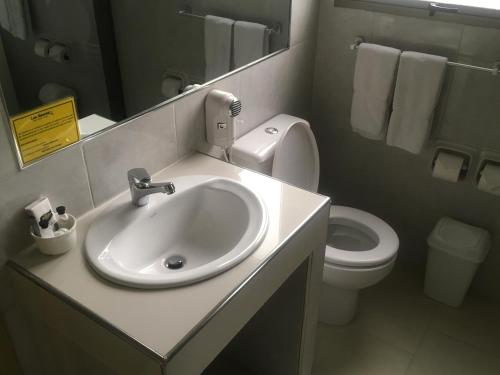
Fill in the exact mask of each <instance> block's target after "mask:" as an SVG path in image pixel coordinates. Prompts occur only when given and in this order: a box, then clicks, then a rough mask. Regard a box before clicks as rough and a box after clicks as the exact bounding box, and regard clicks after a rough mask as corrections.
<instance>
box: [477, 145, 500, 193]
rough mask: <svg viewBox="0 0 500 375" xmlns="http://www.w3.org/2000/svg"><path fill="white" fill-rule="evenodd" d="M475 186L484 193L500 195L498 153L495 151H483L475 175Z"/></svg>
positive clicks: (499, 161) (499, 162) (499, 159)
mask: <svg viewBox="0 0 500 375" xmlns="http://www.w3.org/2000/svg"><path fill="white" fill-rule="evenodd" d="M475 184H476V186H477V188H478V189H479V190H481V191H484V192H486V193H490V194H494V195H500V154H499V153H498V152H495V151H489V150H487V151H483V152H481V155H480V157H479V164H478V167H477V172H476V176H475Z"/></svg>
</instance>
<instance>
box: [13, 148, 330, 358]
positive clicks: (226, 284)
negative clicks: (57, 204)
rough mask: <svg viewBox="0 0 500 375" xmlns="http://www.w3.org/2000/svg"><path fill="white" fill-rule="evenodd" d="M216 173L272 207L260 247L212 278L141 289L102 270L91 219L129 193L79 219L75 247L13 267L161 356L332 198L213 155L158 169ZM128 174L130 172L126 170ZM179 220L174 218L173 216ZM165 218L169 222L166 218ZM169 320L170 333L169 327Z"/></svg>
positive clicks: (163, 176)
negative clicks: (96, 263) (88, 247)
mask: <svg viewBox="0 0 500 375" xmlns="http://www.w3.org/2000/svg"><path fill="white" fill-rule="evenodd" d="M200 174H203V175H207V174H209V175H216V176H221V177H226V178H230V179H233V180H236V181H239V182H241V183H242V184H244V185H245V186H247V187H249V188H250V189H252V190H253V191H254V192H255V193H256V194H258V195H259V196H260V197H261V198H262V200H263V201H264V204H265V205H266V207H267V209H268V214H269V223H270V224H269V230H268V232H267V234H266V236H265V239H264V241H263V243H262V244H261V245H260V247H259V248H258V249H257V250H256V251H255V252H254V253H253V254H252V255H250V256H249V257H248V258H247V259H246V260H244V261H243V262H242V263H240V264H239V265H237V266H236V267H234V268H232V269H230V270H229V271H227V272H225V273H223V274H220V275H218V276H216V277H214V278H212V279H209V280H205V281H203V282H200V283H197V284H193V285H189V286H185V287H180V288H174V289H162V290H140V289H132V288H126V287H122V286H118V285H115V284H112V283H110V282H108V281H106V280H105V279H103V278H102V277H100V276H98V275H97V274H96V273H95V272H94V271H93V270H91V269H90V267H89V266H88V265H87V262H86V260H85V258H84V254H83V246H84V239H85V235H86V233H87V230H88V228H89V225H90V224H91V223H92V221H93V220H94V219H95V218H96V217H97V216H99V215H101V214H103V213H105V212H107V211H109V210H111V209H112V208H113V207H115V206H116V205H117V204H119V203H121V202H124V201H127V200H130V193H129V192H128V191H127V192H124V193H122V194H120V195H119V196H118V197H116V198H114V199H112V200H110V201H109V202H107V203H105V204H104V205H102V206H100V207H98V208H97V209H94V210H92V211H91V212H89V213H87V214H85V215H84V216H82V217H80V218H79V219H78V247H77V248H75V249H73V250H72V251H70V252H69V253H67V254H64V255H62V256H58V257H50V256H44V255H42V254H40V253H39V252H38V250H36V249H32V248H31V249H27V250H25V251H24V252H22V253H21V254H20V255H19V256H17V257H16V258H15V259H13V263H14V268H17V269H20V270H21V271H23V272H25V273H26V272H27V274H28V275H29V276H31V277H33V278H34V279H35V280H37V281H38V282H40V283H41V284H43V285H44V287H45V288H47V289H49V290H53V291H54V292H56V293H57V294H58V295H63V296H65V297H66V298H67V299H69V300H70V301H71V302H72V303H73V304H76V305H77V306H79V307H81V308H82V310H84V311H87V312H90V313H91V314H92V315H93V316H94V318H97V319H99V320H101V321H103V322H106V323H107V324H109V325H110V326H112V327H113V328H114V329H116V330H118V331H119V332H121V333H122V334H125V335H126V336H128V337H130V338H132V339H134V340H135V341H137V342H138V343H140V344H141V345H143V346H144V347H146V348H149V349H150V350H151V351H153V352H154V353H156V354H157V355H158V356H161V357H163V358H167V357H169V355H170V353H172V352H173V351H174V350H175V349H176V346H177V345H178V344H179V343H180V342H182V341H183V339H185V338H186V337H187V336H189V335H192V334H193V332H194V331H196V329H197V328H198V327H200V326H201V325H202V324H203V322H205V321H206V320H207V319H209V317H210V316H211V315H212V314H213V313H214V312H215V311H217V309H218V308H219V307H220V306H221V305H222V304H223V303H225V302H227V301H228V299H229V298H231V295H232V293H233V292H234V291H235V290H237V289H238V288H239V286H241V285H242V284H243V283H244V282H246V281H248V279H249V278H250V277H254V276H255V274H256V272H255V271H256V270H258V269H259V267H260V266H262V264H263V263H265V262H266V261H268V260H269V259H270V258H272V257H273V255H275V254H276V253H277V252H278V251H279V250H280V249H281V248H282V246H283V245H284V244H285V243H286V242H287V241H288V239H289V238H290V237H291V236H293V235H294V233H296V232H297V230H298V229H300V228H301V227H302V226H303V225H304V224H305V223H306V222H308V221H309V220H310V219H311V218H312V217H313V216H314V215H315V214H316V213H317V212H318V211H320V210H321V208H323V207H324V206H325V205H327V204H329V198H327V197H324V196H320V195H317V194H312V193H309V192H306V191H303V190H300V189H297V188H295V187H292V186H289V185H286V184H283V183H281V182H279V181H276V180H274V179H271V178H269V177H266V176H264V175H260V174H258V173H254V172H251V171H248V170H244V169H241V168H238V167H236V166H233V165H230V164H227V163H224V162H221V161H219V160H216V159H213V158H211V157H208V156H205V155H201V154H195V155H193V156H191V157H189V158H187V159H184V160H182V161H180V162H178V163H177V164H175V165H173V166H170V167H169V168H167V169H165V170H163V171H161V172H159V173H158V174H156V175H155V176H153V181H173V182H174V183H175V177H176V176H185V175H200ZM123 178H126V176H125V175H124V176H123ZM172 219H173V220H175V218H172ZM167 225H168V224H167ZM165 322H168V332H165V330H163V329H159V327H164V326H165Z"/></svg>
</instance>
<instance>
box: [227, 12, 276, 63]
mask: <svg viewBox="0 0 500 375" xmlns="http://www.w3.org/2000/svg"><path fill="white" fill-rule="evenodd" d="M268 53H269V31H268V30H267V26H266V25H261V24H259V23H253V22H244V21H236V23H235V24H234V68H235V69H237V68H240V67H242V66H245V65H247V64H249V63H251V62H253V61H255V60H258V59H260V58H262V57H264V56H266V55H267V54H268Z"/></svg>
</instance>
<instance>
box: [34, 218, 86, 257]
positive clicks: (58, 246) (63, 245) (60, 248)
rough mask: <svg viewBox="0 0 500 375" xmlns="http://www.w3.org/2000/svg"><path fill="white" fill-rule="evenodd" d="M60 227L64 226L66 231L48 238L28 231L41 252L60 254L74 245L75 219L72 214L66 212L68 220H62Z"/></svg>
mask: <svg viewBox="0 0 500 375" xmlns="http://www.w3.org/2000/svg"><path fill="white" fill-rule="evenodd" d="M60 227H61V228H65V229H67V230H68V231H67V232H65V233H63V234H61V235H59V236H56V237H50V238H44V237H40V236H37V235H36V234H35V233H33V230H31V231H30V233H31V237H33V239H34V240H35V242H36V244H37V246H38V249H39V250H40V252H41V253H42V254H46V255H60V254H64V253H66V252H68V251H70V250H71V249H73V248H74V247H75V245H76V219H75V217H74V216H72V215H69V214H68V220H67V221H65V222H64V224H60Z"/></svg>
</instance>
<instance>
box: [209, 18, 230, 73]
mask: <svg viewBox="0 0 500 375" xmlns="http://www.w3.org/2000/svg"><path fill="white" fill-rule="evenodd" d="M233 25H234V20H231V19H229V18H222V17H216V16H210V15H208V16H206V17H205V80H206V81H210V80H212V79H214V78H217V77H220V76H222V75H224V74H226V73H228V72H229V71H230V70H231V49H232V45H233Z"/></svg>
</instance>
